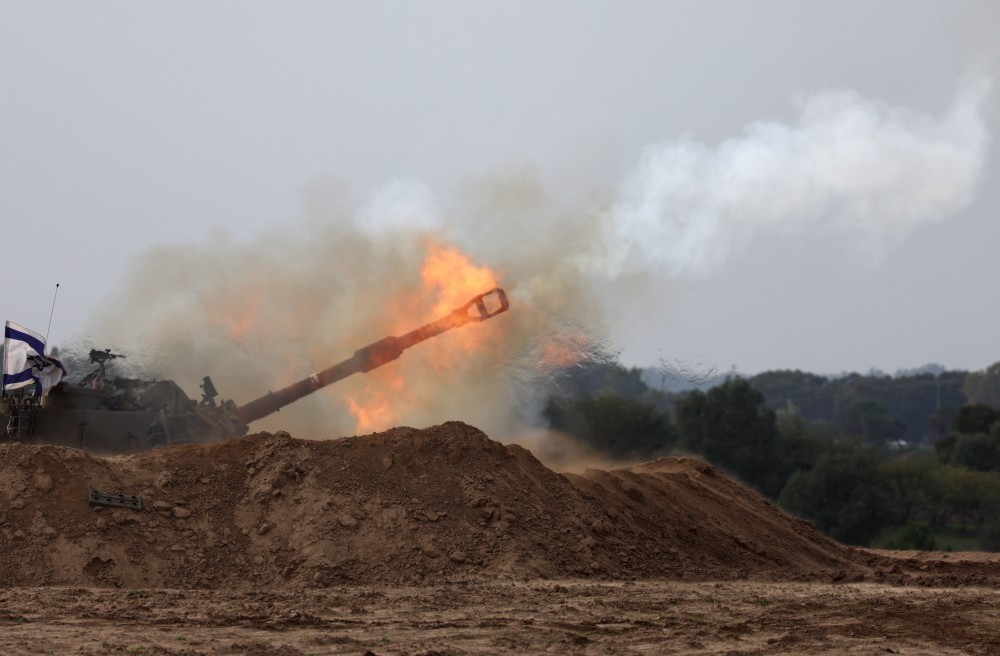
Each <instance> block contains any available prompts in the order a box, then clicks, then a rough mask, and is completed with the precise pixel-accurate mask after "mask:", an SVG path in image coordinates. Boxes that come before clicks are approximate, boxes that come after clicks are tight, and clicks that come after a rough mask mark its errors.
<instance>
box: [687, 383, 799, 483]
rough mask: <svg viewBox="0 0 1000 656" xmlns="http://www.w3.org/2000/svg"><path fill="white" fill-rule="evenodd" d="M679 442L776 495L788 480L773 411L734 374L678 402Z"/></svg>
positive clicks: (761, 396) (744, 479) (689, 394)
mask: <svg viewBox="0 0 1000 656" xmlns="http://www.w3.org/2000/svg"><path fill="white" fill-rule="evenodd" d="M676 414H677V433H678V441H679V444H680V445H681V446H682V447H683V448H685V449H688V450H690V451H694V452H695V453H699V454H701V455H703V456H704V457H705V458H707V459H708V460H709V462H711V463H712V464H714V465H717V466H719V467H722V468H724V469H726V470H728V471H729V472H731V473H733V474H734V475H736V476H737V477H739V478H740V479H742V480H743V481H744V482H746V483H748V484H750V485H753V486H755V487H756V488H757V489H759V490H760V491H761V492H762V493H764V494H766V495H768V496H770V497H772V498H774V497H776V496H777V494H778V492H779V491H780V490H781V487H782V485H783V483H784V473H785V472H784V471H782V467H781V466H780V463H779V462H778V460H777V458H776V457H775V453H774V446H775V442H776V440H777V437H778V429H777V426H776V424H775V414H774V411H773V410H770V409H768V408H767V407H765V406H764V396H763V395H762V394H761V393H760V392H758V391H757V390H755V389H754V388H753V387H752V386H751V385H750V383H748V382H747V381H746V380H745V379H743V378H739V377H736V378H729V379H727V380H726V382H724V383H722V384H721V385H718V386H716V387H713V388H712V389H710V390H708V391H707V392H701V391H699V390H695V391H693V392H690V393H688V394H687V395H685V396H683V397H681V399H680V400H678V402H677V406H676Z"/></svg>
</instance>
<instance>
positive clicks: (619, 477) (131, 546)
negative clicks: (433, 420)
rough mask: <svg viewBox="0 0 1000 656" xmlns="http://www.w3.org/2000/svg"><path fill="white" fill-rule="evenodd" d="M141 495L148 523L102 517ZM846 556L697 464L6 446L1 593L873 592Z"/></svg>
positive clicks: (871, 561)
mask: <svg viewBox="0 0 1000 656" xmlns="http://www.w3.org/2000/svg"><path fill="white" fill-rule="evenodd" d="M89 489H97V490H102V491H112V492H119V493H127V494H138V495H140V496H141V498H142V501H143V508H142V510H130V509H125V508H107V507H100V506H95V507H91V506H89V505H88V490H89ZM886 561H887V559H886V558H884V557H882V556H878V555H876V554H871V553H867V552H860V551H858V550H852V549H848V548H846V547H843V546H841V545H839V544H837V543H835V542H832V541H831V540H828V539H826V538H824V537H823V536H821V535H820V534H819V533H818V532H817V531H816V530H815V529H814V528H813V527H812V526H811V525H809V524H808V523H806V522H803V521H801V520H798V519H794V518H791V517H789V516H787V515H785V514H784V513H782V512H781V511H780V510H779V509H778V508H776V507H775V506H774V505H773V504H771V503H770V502H768V501H767V500H765V499H763V498H762V497H760V496H759V495H757V494H755V493H754V492H752V491H750V490H747V489H745V488H743V487H741V486H739V485H738V484H737V483H735V482H734V481H732V480H731V479H729V478H727V477H726V476H725V475H723V474H722V473H721V472H720V471H718V470H717V469H715V468H713V467H711V466H710V465H707V464H705V463H703V462H701V461H698V460H694V459H689V458H665V459H661V460H657V461H654V462H651V463H647V464H644V465H640V466H636V467H631V468H627V469H619V470H613V471H598V470H589V471H587V472H585V473H584V474H583V475H572V476H565V475H562V474H558V473H556V472H553V471H551V470H549V469H548V468H546V467H545V466H544V465H542V464H541V463H540V462H539V461H538V460H536V459H535V457H534V456H533V455H532V454H531V453H530V452H529V451H527V450H525V449H524V448H522V447H520V446H517V445H504V444H501V443H499V442H495V441H492V440H490V439H489V438H488V437H487V436H486V435H484V434H483V433H482V432H481V431H479V430H477V429H475V428H473V427H471V426H468V425H466V424H462V423H459V422H450V423H446V424H442V425H440V426H434V427H432V428H428V429H424V430H416V429H412V428H395V429H393V430H390V431H387V432H385V433H379V434H375V435H369V436H363V437H348V438H342V439H338V440H331V441H309V440H296V439H293V438H292V437H290V436H289V435H288V434H287V433H281V432H279V433H275V434H269V433H258V434H255V435H250V436H247V437H244V438H240V439H235V440H231V441H228V442H225V443H221V444H214V445H191V446H180V447H173V448H169V449H162V450H158V451H153V452H149V453H142V454H137V455H131V456H120V457H114V458H98V457H94V456H90V455H88V454H86V453H83V452H80V451H76V450H73V449H68V448H63V447H55V446H30V445H20V444H4V445H0V585H2V586H48V585H73V586H123V587H128V588H229V589H231V588H236V589H251V588H261V587H273V586H295V587H326V586H330V585H333V584H337V583H345V582H350V583H357V584H374V583H393V584H396V583H429V582H443V581H456V580H462V579H479V578H488V579H533V578H579V577H592V578H601V579H610V578H614V579H636V578H673V579H679V578H684V579H695V580H706V579H731V578H753V579H758V580H831V579H834V580H836V579H845V578H846V579H847V580H860V579H861V578H863V577H866V576H870V575H871V574H872V572H874V571H876V570H877V568H879V567H881V566H882V565H883V564H884V562H886Z"/></svg>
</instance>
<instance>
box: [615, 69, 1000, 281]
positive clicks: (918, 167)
mask: <svg viewBox="0 0 1000 656" xmlns="http://www.w3.org/2000/svg"><path fill="white" fill-rule="evenodd" d="M988 89H989V83H988V82H987V81H980V82H978V83H976V84H974V85H971V86H969V87H967V88H965V89H963V90H962V91H961V92H960V93H959V94H958V96H957V97H956V98H955V100H954V102H953V103H952V105H951V107H950V108H949V109H948V111H947V112H946V113H945V115H944V116H943V117H941V118H939V119H937V118H934V117H932V116H928V115H926V114H923V113H921V112H919V111H917V110H914V109H910V108H907V107H893V106H889V105H887V104H886V103H884V102H881V101H877V100H870V99H867V98H864V97H862V96H860V95H859V94H857V93H855V92H853V91H824V92H821V93H817V94H815V95H812V96H809V97H807V98H804V99H802V100H801V101H800V103H799V116H798V120H797V121H796V122H795V123H793V124H785V123H779V122H775V121H758V122H755V123H751V124H749V125H748V126H746V128H745V129H744V131H743V134H742V135H741V136H739V137H735V138H733V139H730V140H727V141H724V142H723V143H721V144H719V145H718V146H716V147H715V148H712V147H709V146H707V145H705V144H702V143H699V142H697V141H695V140H694V139H693V138H691V137H682V138H680V139H675V140H672V141H667V142H663V143H660V144H656V145H653V146H650V147H648V148H646V149H645V151H644V152H643V153H642V156H641V158H640V161H639V164H638V166H637V167H636V169H635V170H634V171H633V172H632V173H631V175H630V176H629V179H628V181H627V183H626V184H625V186H624V189H623V191H622V194H621V198H620V199H619V200H618V202H617V203H616V204H615V205H614V207H613V208H612V209H611V210H610V211H609V212H608V213H607V215H606V216H605V222H606V223H605V231H606V235H605V237H606V240H607V243H608V244H609V248H608V250H607V252H606V253H604V257H603V258H602V259H600V260H598V266H599V267H602V268H604V269H605V270H606V272H607V273H609V274H610V275H612V276H616V275H619V274H621V273H629V272H632V273H635V272H643V271H648V270H650V269H654V270H658V271H663V272H665V273H668V274H673V275H704V274H707V273H710V272H713V271H715V270H717V269H719V268H720V267H721V266H722V265H723V264H724V263H725V262H726V260H727V259H728V258H729V257H730V256H731V255H733V254H734V253H736V252H738V251H739V250H741V249H743V248H745V247H746V246H747V244H748V243H749V242H750V240H751V239H752V238H753V237H754V236H756V235H758V234H761V233H765V232H766V233H780V232H783V231H794V230H802V229H805V228H807V227H811V226H815V227H817V228H818V229H819V230H823V231H827V232H830V233H832V234H837V233H842V234H846V235H848V236H849V237H850V238H852V239H854V240H855V244H856V245H857V246H858V247H860V249H861V250H863V251H864V252H866V253H867V254H868V255H870V256H874V257H878V256H881V255H882V254H883V253H884V252H885V251H886V250H887V249H889V248H891V247H892V246H893V245H895V244H896V243H898V242H899V241H901V240H902V239H904V238H905V237H906V236H907V235H909V234H910V233H911V232H912V231H913V230H915V229H917V228H919V227H920V226H922V225H927V224H931V223H935V222H939V221H944V220H947V219H948V218H950V217H952V216H954V215H955V213H956V212H958V211H959V210H961V209H963V208H964V207H966V206H967V205H968V204H969V203H970V202H971V201H972V199H973V196H974V192H975V189H976V185H977V183H978V182H979V180H980V179H981V177H982V173H983V170H984V166H985V160H986V151H987V145H988V142H989V134H988V131H987V128H986V125H985V122H984V120H983V117H982V106H983V103H984V101H985V98H986V95H987V91H988Z"/></svg>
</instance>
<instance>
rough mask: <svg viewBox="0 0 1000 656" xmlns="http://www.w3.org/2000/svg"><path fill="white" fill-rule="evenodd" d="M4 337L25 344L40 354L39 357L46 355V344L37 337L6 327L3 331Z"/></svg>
mask: <svg viewBox="0 0 1000 656" xmlns="http://www.w3.org/2000/svg"><path fill="white" fill-rule="evenodd" d="M3 336H4V337H5V338H6V339H16V340H18V341H21V342H25V343H26V344H27V345H28V346H30V347H31V348H33V349H35V352H36V353H38V355H44V354H45V342H43V341H42V340H40V339H38V338H36V337H32V336H31V335H29V334H27V333H22V332H21V331H20V330H15V329H14V328H11V327H10V326H6V327H5V328H4V331H3Z"/></svg>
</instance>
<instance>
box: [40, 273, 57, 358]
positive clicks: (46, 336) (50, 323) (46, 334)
mask: <svg viewBox="0 0 1000 656" xmlns="http://www.w3.org/2000/svg"><path fill="white" fill-rule="evenodd" d="M57 296H59V283H56V293H55V294H53V295H52V310H51V311H50V312H49V327H48V328H46V329H45V346H46V348H48V344H49V331H51V330H52V315H53V314H55V313H56V297H57ZM42 355H45V354H44V353H42Z"/></svg>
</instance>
